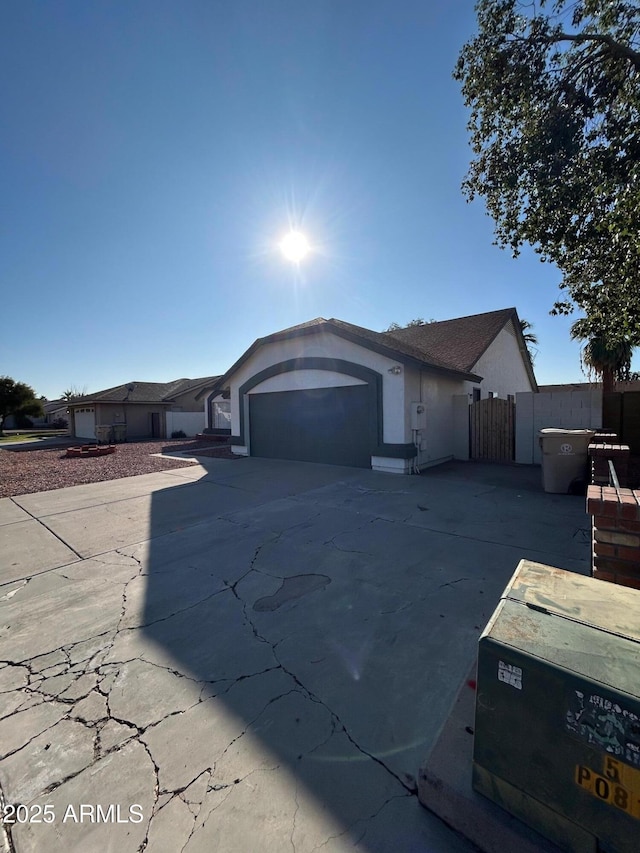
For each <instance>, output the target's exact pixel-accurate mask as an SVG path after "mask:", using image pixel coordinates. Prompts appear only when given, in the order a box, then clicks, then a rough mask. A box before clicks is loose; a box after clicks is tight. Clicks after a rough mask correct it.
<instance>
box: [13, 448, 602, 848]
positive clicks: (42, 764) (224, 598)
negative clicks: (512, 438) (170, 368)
mask: <svg viewBox="0 0 640 853" xmlns="http://www.w3.org/2000/svg"><path fill="white" fill-rule="evenodd" d="M539 480H540V472H539V470H537V469H530V468H515V467H500V466H487V465H474V464H464V463H450V464H448V465H444V466H441V467H439V468H437V469H432V470H430V471H427V472H425V473H423V474H422V475H421V476H419V477H396V476H393V475H386V474H379V473H375V472H372V471H365V470H360V469H352V468H338V467H332V466H323V465H306V464H303V463H293V462H291V463H289V462H277V461H271V460H264V459H241V460H233V461H230V460H213V459H209V460H203V465H202V466H197V467H194V468H184V469H176V470H172V471H168V472H166V473H159V474H150V475H145V476H141V477H132V478H129V479H124V480H115V481H111V482H106V483H97V484H92V485H86V486H76V487H74V488H69V489H61V490H58V491H52V492H44V493H40V494H34V495H27V496H22V497H17V498H12V499H9V498H7V499H4V500H2V501H0V561H1V563H2V569H1V575H0V581H1V582H2V586H0V650H1V651H0V658H1V660H2V663H0V691H1V697H2V699H1V701H0V713H1V714H2V719H0V757H1V759H2V760H1V761H0V785H1V787H2V791H3V794H4V799H5V803H6V804H9V805H10V806H11V805H16V804H22V806H23V808H22V809H19V810H18V811H17V816H18V818H19V822H18V823H16V824H14V825H13V826H12V827H10V833H11V836H12V838H11V841H12V843H13V845H14V848H15V850H16V851H18V853H23V851H31V850H35V851H44V850H46V851H48V853H54V851H83V853H85V851H94V850H95V851H108V850H113V851H118V853H129V851H138V850H143V849H144V850H145V851H148V853H150V852H151V851H153V853H172V851H185V853H195V851H223V853H236V851H241V852H242V853H253V851H258V850H260V851H264V853H267V851H274V853H281V851H285V850H289V849H290V850H292V851H297V853H306V851H313V850H318V849H322V850H323V851H326V853H332V851H346V850H359V851H385V853H386V851H389V850H393V851H399V853H402V851H430V853H458V851H459V852H460V853H462V851H468V850H470V849H471V848H470V845H468V843H467V842H466V841H465V840H463V839H462V838H460V837H459V836H457V835H456V834H455V833H454V832H452V831H451V830H450V829H448V828H447V827H446V826H445V825H444V824H442V823H441V822H440V821H439V820H438V819H437V818H436V817H435V816H433V815H432V814H430V813H429V812H427V811H426V810H424V809H423V808H422V807H421V806H420V804H419V803H418V801H417V797H416V795H415V790H416V789H415V777H416V774H417V770H418V766H419V765H420V763H421V761H422V760H423V758H424V757H425V755H426V754H427V752H428V751H429V749H430V747H431V746H432V744H433V742H434V740H435V739H436V737H437V735H438V733H439V731H440V729H441V727H442V725H443V724H444V722H445V720H446V718H447V714H448V711H449V709H450V707H451V704H452V702H453V700H454V698H455V695H456V692H457V689H458V687H459V685H460V682H461V680H462V679H463V678H464V677H465V676H466V674H467V672H468V670H469V667H470V665H471V662H472V660H473V658H474V654H475V646H476V642H477V638H478V635H479V634H480V632H481V630H482V629H483V628H484V626H485V624H486V622H487V620H488V618H489V617H490V616H491V614H492V612H493V609H494V607H495V605H496V603H497V600H498V598H499V595H500V593H501V592H502V590H503V589H504V587H505V585H506V583H507V581H508V579H509V577H510V576H511V574H512V572H513V571H514V569H515V567H516V565H517V563H518V561H519V560H520V559H522V558H529V559H532V560H536V561H539V562H544V563H549V564H551V565H554V566H559V567H561V568H565V569H570V570H575V571H578V572H583V573H586V572H587V571H588V558H589V534H588V517H587V516H586V515H585V513H584V499H582V498H579V497H570V496H553V495H546V494H544V493H543V492H542V491H541V488H540V485H539ZM25 806H26V808H24V807H25ZM98 806H99V807H100V808H98ZM110 807H112V808H110ZM9 813H11V809H9Z"/></svg>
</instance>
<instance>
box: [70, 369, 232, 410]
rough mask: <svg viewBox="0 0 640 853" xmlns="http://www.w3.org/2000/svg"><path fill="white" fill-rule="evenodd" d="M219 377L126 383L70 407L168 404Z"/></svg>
mask: <svg viewBox="0 0 640 853" xmlns="http://www.w3.org/2000/svg"><path fill="white" fill-rule="evenodd" d="M218 379H220V377H219V376H205V377H202V378H200V379H174V380H173V382H137V381H135V382H126V383H125V384H124V385H116V386H115V387H114V388H107V389H105V390H104V391H96V392H95V394H85V396H83V397H81V398H79V399H77V400H72V401H71V402H70V403H69V405H70V406H81V405H85V404H86V403H170V402H171V401H172V400H173V399H175V397H177V396H179V395H180V394H184V393H186V392H187V391H191V390H193V389H195V388H199V387H200V386H206V385H207V384H210V385H214V384H215V382H216V381H217V380H218Z"/></svg>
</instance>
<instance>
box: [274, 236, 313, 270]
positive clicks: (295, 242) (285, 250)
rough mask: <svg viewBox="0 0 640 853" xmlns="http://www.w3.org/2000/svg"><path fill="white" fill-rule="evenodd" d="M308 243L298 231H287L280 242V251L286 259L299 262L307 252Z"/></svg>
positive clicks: (295, 262)
mask: <svg viewBox="0 0 640 853" xmlns="http://www.w3.org/2000/svg"><path fill="white" fill-rule="evenodd" d="M309 249H310V247H309V243H308V241H307V238H306V237H305V236H304V234H302V233H301V232H300V231H289V233H288V234H287V236H286V237H285V238H284V239H283V240H282V242H281V243H280V251H281V252H282V254H283V255H284V256H285V258H286V259H287V260H288V261H292V262H293V263H294V264H299V263H300V261H301V260H302V259H303V258H304V257H305V256H306V255H308V254H309Z"/></svg>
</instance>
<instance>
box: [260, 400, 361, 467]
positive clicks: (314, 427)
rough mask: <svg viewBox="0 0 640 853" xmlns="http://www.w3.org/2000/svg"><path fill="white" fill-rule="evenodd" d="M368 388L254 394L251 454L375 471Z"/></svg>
mask: <svg viewBox="0 0 640 853" xmlns="http://www.w3.org/2000/svg"><path fill="white" fill-rule="evenodd" d="M369 401H370V397H369V389H368V386H367V385H350V386H348V387H346V388H344V387H343V388H313V389H310V390H304V391H277V392H273V393H267V394H251V395H249V419H250V424H251V427H250V430H251V451H250V452H251V455H252V456H267V457H270V458H272V459H296V460H298V461H300V462H324V463H326V464H329V465H354V466H357V467H359V468H370V467H371V453H372V450H373V448H372V447H371V444H370V438H369V436H370V435H371V418H372V417H373V413H370V411H369V408H370V403H369Z"/></svg>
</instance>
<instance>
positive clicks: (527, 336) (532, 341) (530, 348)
mask: <svg viewBox="0 0 640 853" xmlns="http://www.w3.org/2000/svg"><path fill="white" fill-rule="evenodd" d="M531 329H533V323H530V322H529V321H528V320H520V330H521V332H522V337H523V338H524V342H525V344H526V345H527V352H528V353H529V358H530V359H531V361H532V362H533V360H534V359H535V357H536V352H537V350H535V349H534V347H537V346H538V336H537V335H536V333H535V332H532V331H531Z"/></svg>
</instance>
